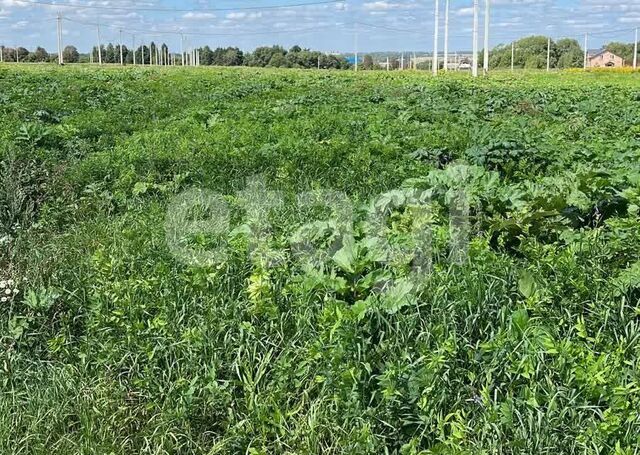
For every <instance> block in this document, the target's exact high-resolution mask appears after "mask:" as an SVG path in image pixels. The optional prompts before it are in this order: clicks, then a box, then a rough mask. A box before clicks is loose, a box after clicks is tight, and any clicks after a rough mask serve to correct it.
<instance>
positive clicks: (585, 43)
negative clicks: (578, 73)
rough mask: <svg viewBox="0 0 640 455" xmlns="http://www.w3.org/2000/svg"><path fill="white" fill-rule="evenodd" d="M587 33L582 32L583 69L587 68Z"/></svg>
mask: <svg viewBox="0 0 640 455" xmlns="http://www.w3.org/2000/svg"><path fill="white" fill-rule="evenodd" d="M588 36H589V35H588V34H587V33H585V34H584V62H583V69H585V70H586V69H587V46H588V45H589V44H588V42H589V39H588Z"/></svg>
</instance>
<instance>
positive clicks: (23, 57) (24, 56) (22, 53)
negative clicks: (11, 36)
mask: <svg viewBox="0 0 640 455" xmlns="http://www.w3.org/2000/svg"><path fill="white" fill-rule="evenodd" d="M16 53H17V54H18V61H20V62H26V61H27V60H28V58H29V51H28V50H27V49H25V48H24V47H18V48H17V49H16Z"/></svg>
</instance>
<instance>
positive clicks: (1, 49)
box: [0, 46, 4, 63]
mask: <svg viewBox="0 0 640 455" xmlns="http://www.w3.org/2000/svg"><path fill="white" fill-rule="evenodd" d="M0 63H4V46H0Z"/></svg>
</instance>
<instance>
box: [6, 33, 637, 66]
mask: <svg viewBox="0 0 640 455" xmlns="http://www.w3.org/2000/svg"><path fill="white" fill-rule="evenodd" d="M547 39H548V38H547V37H546V36H529V37H526V38H522V39H519V40H517V41H514V42H513V46H514V48H515V52H514V62H513V63H514V67H516V68H528V69H542V68H545V67H546V65H547ZM511 46H512V43H507V44H500V45H498V46H496V47H494V48H493V49H492V50H491V52H490V54H489V67H490V68H509V67H510V66H511ZM633 47H634V45H633V43H620V42H611V43H609V44H607V45H605V46H604V47H603V49H607V50H610V51H611V52H613V53H614V54H616V55H618V56H620V57H622V58H623V59H624V60H625V63H626V64H627V65H629V64H631V62H632V61H633ZM0 51H1V52H2V59H3V60H4V61H5V62H15V61H20V62H34V63H36V62H56V61H57V59H58V56H57V53H54V54H49V53H48V52H47V51H46V49H44V48H42V47H37V48H36V49H35V50H34V51H33V52H30V51H29V50H27V49H25V48H24V47H18V48H9V47H4V46H1V47H0ZM199 51H200V64H201V65H215V66H259V67H272V68H318V67H320V68H325V69H326V68H329V69H348V68H351V66H352V65H351V63H349V62H348V61H347V60H346V59H345V58H344V57H343V56H340V55H333V54H325V53H322V52H318V51H312V50H310V49H303V48H301V47H300V46H293V47H292V48H291V49H289V50H286V49H285V48H283V47H281V46H263V47H258V48H256V49H255V50H254V51H253V52H248V53H245V52H243V51H241V50H240V49H239V48H237V47H224V48H223V47H218V48H216V49H211V48H210V47H209V46H204V47H201V48H199ZM134 53H135V62H136V63H138V64H140V63H144V64H147V65H148V64H149V63H151V62H152V63H154V64H155V63H157V61H158V60H160V61H161V62H165V61H166V60H167V57H166V56H168V55H171V61H172V62H173V61H175V63H176V64H178V65H181V64H182V55H181V53H180V52H179V51H178V52H175V49H169V48H168V46H167V45H166V44H165V43H162V44H156V43H154V42H151V43H149V45H142V46H138V48H137V49H135V51H134V50H133V49H129V48H128V47H127V46H124V45H123V46H122V57H123V60H124V62H125V64H132V63H133V62H134ZM100 54H101V57H102V63H120V47H119V45H118V44H113V43H108V44H107V45H103V46H101V52H100ZM100 54H99V53H98V47H97V46H94V48H93V49H92V51H91V53H89V54H80V53H79V52H78V50H77V49H76V47H75V46H67V47H65V48H64V50H63V56H64V62H65V63H87V62H89V61H93V62H98V60H99V56H100ZM483 58H484V56H483V52H482V51H481V52H480V53H479V62H480V65H482V64H483ZM409 59H410V57H409V56H407V58H406V61H405V65H407V66H408V65H409ZM583 61H584V50H583V49H582V47H581V46H580V43H579V42H578V41H577V40H575V39H569V38H564V39H560V40H557V41H554V40H551V52H550V64H551V68H560V69H562V68H579V67H582V65H583ZM380 63H381V62H376V61H375V60H374V58H372V56H371V55H365V56H364V60H363V61H362V64H361V66H360V68H361V69H365V70H367V69H369V70H374V69H380V68H381V66H380ZM399 66H400V60H399V59H398V58H397V57H391V58H390V59H389V67H390V69H396V68H398V67H399ZM418 68H419V69H424V68H422V67H421V65H420V64H419V65H418Z"/></svg>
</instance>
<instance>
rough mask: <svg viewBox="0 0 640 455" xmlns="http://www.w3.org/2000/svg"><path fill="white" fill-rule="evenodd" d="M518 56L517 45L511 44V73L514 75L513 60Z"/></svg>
mask: <svg viewBox="0 0 640 455" xmlns="http://www.w3.org/2000/svg"><path fill="white" fill-rule="evenodd" d="M515 55H516V43H515V42H512V43H511V72H512V73H513V60H514V58H515Z"/></svg>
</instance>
